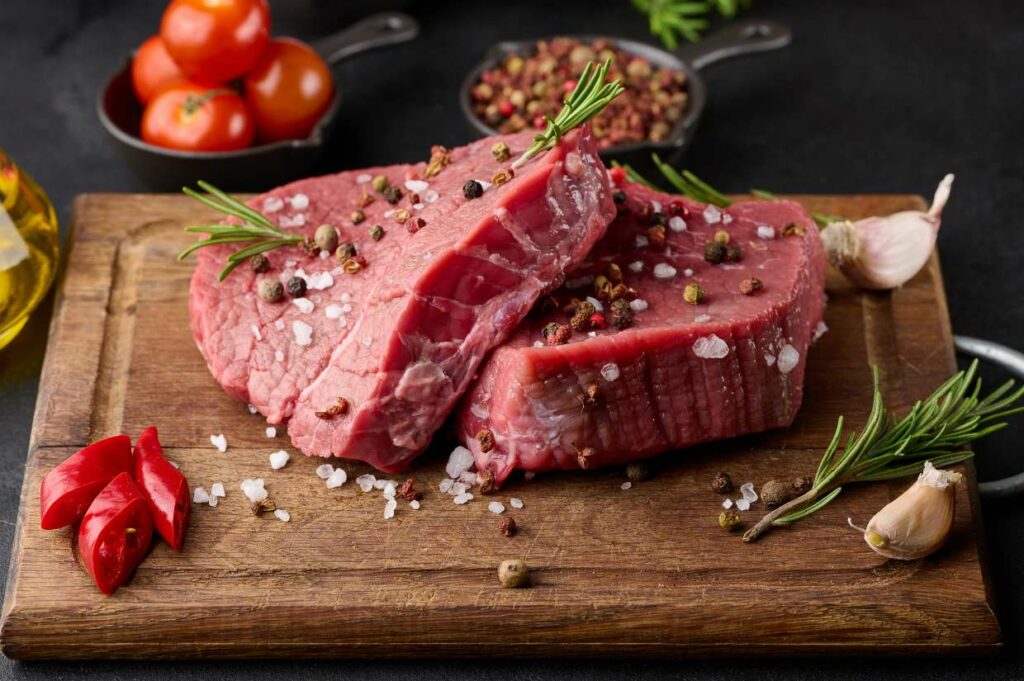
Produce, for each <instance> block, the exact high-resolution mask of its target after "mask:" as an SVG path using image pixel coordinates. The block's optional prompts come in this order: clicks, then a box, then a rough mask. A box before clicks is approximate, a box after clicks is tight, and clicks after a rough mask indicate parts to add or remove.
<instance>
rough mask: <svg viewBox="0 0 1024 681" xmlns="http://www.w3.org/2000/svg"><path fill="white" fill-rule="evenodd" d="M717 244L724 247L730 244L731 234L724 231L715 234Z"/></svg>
mask: <svg viewBox="0 0 1024 681" xmlns="http://www.w3.org/2000/svg"><path fill="white" fill-rule="evenodd" d="M715 243H716V244H722V245H723V246H725V245H727V244H728V243H729V232H727V231H725V230H724V229H720V230H718V231H717V232H715Z"/></svg>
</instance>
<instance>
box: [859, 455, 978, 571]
mask: <svg viewBox="0 0 1024 681" xmlns="http://www.w3.org/2000/svg"><path fill="white" fill-rule="evenodd" d="M962 479H963V476H962V475H961V474H960V473H957V472H956V471H943V470H938V469H937V468H935V467H934V466H932V464H931V462H930V461H926V462H925V464H924V470H923V471H922V472H921V474H920V475H919V476H918V477H917V481H916V482H914V484H913V485H911V486H910V489H908V490H907V491H906V492H904V493H903V494H901V495H900V496H898V497H897V498H895V499H893V500H892V501H891V502H889V504H887V505H886V506H885V508H883V509H882V510H881V511H879V512H878V513H876V514H875V517H873V518H872V519H871V521H870V522H869V523H868V526H867V527H866V528H864V541H865V542H867V545H868V546H870V547H871V550H872V551H874V552H876V553H880V554H881V555H883V556H885V557H886V558H895V559H896V560H916V559H918V558H924V557H925V556H927V555H930V554H932V553H934V552H935V551H937V550H938V549H939V548H940V547H941V546H942V545H943V543H945V541H946V537H947V536H948V535H949V531H950V529H951V528H952V527H953V514H954V511H955V510H956V488H957V485H958V484H960V482H961V480H962Z"/></svg>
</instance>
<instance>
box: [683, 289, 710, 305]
mask: <svg viewBox="0 0 1024 681" xmlns="http://www.w3.org/2000/svg"><path fill="white" fill-rule="evenodd" d="M706 299H707V293H706V292H705V291H704V287H703V286H701V285H700V284H687V285H686V286H685V287H684V288H683V300H685V301H686V302H688V303H689V304H690V305H700V304H701V303H703V302H704V301H705V300H706Z"/></svg>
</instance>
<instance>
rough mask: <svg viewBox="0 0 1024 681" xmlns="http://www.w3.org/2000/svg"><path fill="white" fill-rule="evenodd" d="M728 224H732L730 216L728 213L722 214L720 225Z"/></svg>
mask: <svg viewBox="0 0 1024 681" xmlns="http://www.w3.org/2000/svg"><path fill="white" fill-rule="evenodd" d="M730 222H732V215H730V214H729V213H728V212H724V213H722V224H723V225H727V224H729V223H730Z"/></svg>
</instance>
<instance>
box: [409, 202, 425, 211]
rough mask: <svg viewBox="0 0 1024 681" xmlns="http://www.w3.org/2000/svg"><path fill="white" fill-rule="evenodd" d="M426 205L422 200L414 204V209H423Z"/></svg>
mask: <svg viewBox="0 0 1024 681" xmlns="http://www.w3.org/2000/svg"><path fill="white" fill-rule="evenodd" d="M424 205H425V204H424V203H423V202H422V201H420V202H419V203H414V204H412V209H413V210H423V206H424Z"/></svg>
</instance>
